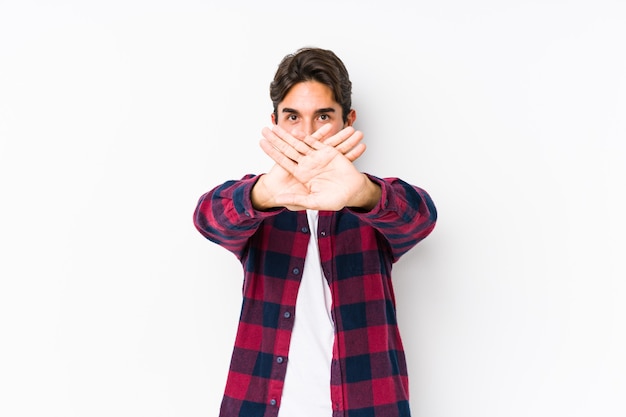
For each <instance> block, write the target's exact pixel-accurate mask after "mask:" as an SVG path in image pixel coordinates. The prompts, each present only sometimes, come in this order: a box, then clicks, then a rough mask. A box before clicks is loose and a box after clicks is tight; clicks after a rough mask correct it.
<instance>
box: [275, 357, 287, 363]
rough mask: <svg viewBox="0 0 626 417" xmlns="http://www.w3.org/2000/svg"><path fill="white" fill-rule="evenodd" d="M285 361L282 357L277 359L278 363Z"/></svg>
mask: <svg viewBox="0 0 626 417" xmlns="http://www.w3.org/2000/svg"><path fill="white" fill-rule="evenodd" d="M284 361H285V359H284V358H283V357H282V356H279V357H277V358H276V363H283V362H284Z"/></svg>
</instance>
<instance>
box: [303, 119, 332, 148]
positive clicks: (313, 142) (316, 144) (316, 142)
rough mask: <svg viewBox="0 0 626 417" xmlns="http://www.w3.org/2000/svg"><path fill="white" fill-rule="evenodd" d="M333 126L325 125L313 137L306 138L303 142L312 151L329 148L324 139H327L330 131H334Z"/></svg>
mask: <svg viewBox="0 0 626 417" xmlns="http://www.w3.org/2000/svg"><path fill="white" fill-rule="evenodd" d="M332 128H333V127H332V125H331V124H325V125H323V126H322V127H320V128H319V129H317V130H316V131H315V132H313V133H312V134H311V135H309V136H307V137H305V138H304V140H303V142H304V143H306V144H307V145H308V146H309V147H311V148H312V149H317V150H319V149H322V148H323V147H324V146H327V145H325V144H324V142H323V138H324V137H326V136H327V135H328V134H329V133H330V131H331V130H332Z"/></svg>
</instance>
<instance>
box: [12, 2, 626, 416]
mask: <svg viewBox="0 0 626 417" xmlns="http://www.w3.org/2000/svg"><path fill="white" fill-rule="evenodd" d="M625 22H626V4H625V3H624V2H623V1H621V0H615V1H609V0H588V1H587V0H570V1H566V0H561V1H558V0H542V1H539V0H537V1H534V0H531V1H523V2H522V1H517V0H516V1H513V0H505V1H496V0H491V1H490V0H474V1H462V0H443V1H428V2H427V1H414V2H409V1H396V0H388V1H384V2H380V1H363V0H360V1H356V0H355V1H330V0H328V1H325V0H320V1H317V2H286V1H285V2H283V1H258V2H255V1H243V2H242V1H239V2H237V1H231V2H226V1H224V2H213V1H199V0H198V1H192V0H177V1H165V0H161V1H148V0H145V1H142V0H123V1H122V0H115V1H78V0H76V1H43V0H41V1H30V0H20V1H17V0H15V1H10V0H0V185H1V198H2V203H1V204H0V210H1V216H0V250H1V252H0V253H1V255H0V256H1V261H0V276H1V284H0V285H1V286H0V341H1V343H0V415H2V416H6V417H18V416H46V417H53V416H63V417H73V416H76V417H85V416H89V417H92V416H94V417H96V416H106V417H109V416H132V417H136V416H150V417H158V416H186V417H192V416H216V415H217V412H218V408H219V402H220V399H221V396H222V392H223V387H224V383H225V380H226V374H227V368H228V362H229V359H230V353H231V349H232V343H233V339H234V335H235V325H236V322H237V318H238V314H239V307H240V289H241V268H240V265H239V264H238V263H237V261H236V259H235V257H234V256H232V255H231V254H229V253H228V252H227V251H225V250H224V249H222V248H220V247H218V246H217V245H214V244H212V243H210V242H208V241H206V240H205V239H204V238H202V237H201V236H200V235H199V234H198V233H197V232H196V231H195V229H194V228H193V225H192V212H193V209H194V207H195V204H196V201H197V199H198V197H199V196H200V195H201V194H202V193H204V192H205V191H208V190H209V189H210V188H212V187H213V186H214V185H216V184H218V183H221V182H223V181H225V180H227V179H234V178H239V177H240V176H242V175H243V174H245V173H248V172H262V171H264V170H266V169H267V168H268V167H269V165H270V161H269V160H268V158H267V157H266V156H265V155H264V154H263V153H262V151H261V150H260V148H259V147H258V140H259V139H260V130H261V128H262V127H263V126H265V125H268V124H269V123H270V119H269V115H270V112H271V103H270V100H269V96H268V85H269V82H270V80H271V78H272V76H273V74H274V71H275V69H276V66H277V64H278V62H279V61H280V59H281V58H282V57H283V56H284V55H285V54H287V53H290V52H293V51H294V50H296V49H297V48H299V47H301V46H308V45H313V46H320V47H324V48H329V49H333V50H334V51H335V52H336V53H337V54H338V55H339V56H340V57H341V58H342V59H343V60H344V62H345V63H346V65H347V67H348V69H349V71H350V74H351V77H352V81H353V84H354V97H353V99H354V103H353V104H354V107H355V108H356V109H357V113H358V120H357V127H358V128H359V129H361V130H362V131H364V133H365V138H366V139H365V140H366V142H367V145H368V151H367V153H366V154H365V155H364V156H363V157H362V158H361V159H360V160H359V161H358V164H359V168H360V169H362V170H364V171H367V172H371V173H373V174H376V175H379V176H399V177H401V178H403V179H405V180H407V181H409V182H412V183H414V184H416V185H420V186H422V187H424V188H425V189H426V190H428V191H429V192H430V193H431V195H432V197H433V199H434V200H435V202H436V204H437V207H438V210H439V223H438V225H437V228H436V229H435V231H434V232H433V234H432V235H431V236H430V237H429V238H428V239H426V240H425V241H423V242H422V243H421V244H420V245H418V247H416V248H415V249H414V250H413V251H411V252H409V254H407V255H406V256H405V257H404V258H403V259H401V260H400V262H399V263H398V264H396V268H395V270H394V281H395V285H396V294H397V302H398V310H399V315H400V326H401V330H402V333H403V336H404V341H405V348H406V350H407V355H408V360H409V367H410V369H409V371H410V375H411V395H412V410H413V414H414V415H415V416H417V417H459V416H463V417H470V416H476V417H502V416H507V417H517V416H532V417H543V416H545V417H553V416H568V417H576V416H590V417H591V416H594V417H595V416H603V417H613V416H624V415H626V396H624V393H625V392H626V302H625V300H626V283H625V282H624V281H625V278H626V268H625V266H624V260H623V259H624V253H625V252H626V244H625V242H624V239H625V232H626V230H625V229H626V227H625V226H626V222H625V220H624V213H625V212H626V203H625V202H624V200H625V199H624V190H625V189H626V184H625V182H626V24H625Z"/></svg>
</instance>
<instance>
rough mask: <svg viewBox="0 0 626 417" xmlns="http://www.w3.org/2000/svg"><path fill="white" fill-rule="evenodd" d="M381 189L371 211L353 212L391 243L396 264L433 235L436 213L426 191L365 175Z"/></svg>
mask: <svg viewBox="0 0 626 417" xmlns="http://www.w3.org/2000/svg"><path fill="white" fill-rule="evenodd" d="M366 175H367V176H368V177H369V178H370V180H371V181H373V182H374V183H376V184H378V185H379V186H380V188H381V191H382V193H381V198H380V201H379V202H378V204H377V205H376V206H375V207H374V208H373V209H372V210H370V211H367V212H363V211H358V210H351V211H352V212H353V213H354V214H355V215H357V216H358V217H359V218H360V219H361V220H362V221H363V222H365V223H367V224H369V225H370V226H372V227H373V228H375V229H376V230H378V232H379V233H381V234H382V236H383V237H384V238H385V239H386V240H387V242H388V243H389V247H390V250H391V254H392V259H393V262H396V261H397V260H398V259H399V258H400V257H401V256H402V255H404V254H405V253H406V252H407V251H408V250H409V249H411V248H412V247H413V246H415V245H416V244H417V243H419V242H420V241H421V240H422V239H424V238H425V237H426V236H428V235H429V234H430V232H432V230H433V229H434V227H435V223H436V222H437V209H436V208H435V204H434V203H433V201H432V199H431V198H430V195H429V194H428V193H427V192H426V191H425V190H423V189H421V188H419V187H416V186H414V185H411V184H408V183H406V182H404V181H402V180H401V179H399V178H378V177H375V176H372V175H369V174H366Z"/></svg>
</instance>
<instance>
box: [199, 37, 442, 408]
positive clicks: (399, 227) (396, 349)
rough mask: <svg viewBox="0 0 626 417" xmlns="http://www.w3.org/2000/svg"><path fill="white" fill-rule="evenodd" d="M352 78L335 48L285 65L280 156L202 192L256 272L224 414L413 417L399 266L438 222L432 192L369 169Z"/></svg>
mask: <svg viewBox="0 0 626 417" xmlns="http://www.w3.org/2000/svg"><path fill="white" fill-rule="evenodd" d="M351 88H352V86H351V82H350V80H349V77H348V72H347V71H346V68H345V67H344V65H343V63H342V62H341V60H339V58H338V57H337V56H336V55H335V54H334V53H333V52H331V51H328V50H323V49H317V48H306V49H301V50H299V51H297V52H296V53H295V54H293V55H287V56H286V57H285V58H284V59H283V61H282V62H281V63H280V65H279V67H278V70H277V72H276V75H275V77H274V80H273V82H272V83H271V85H270V95H271V98H272V101H273V105H274V112H273V114H272V116H271V119H272V122H273V128H272V129H269V128H265V129H263V131H262V134H263V138H262V139H261V142H260V146H261V148H262V149H263V151H264V152H265V153H266V154H267V155H268V156H269V157H270V158H271V159H272V160H273V161H274V162H275V164H274V166H273V167H272V168H271V169H270V170H269V171H268V172H267V173H266V174H263V175H247V176H245V177H244V178H243V179H241V180H239V181H228V182H226V183H224V184H222V185H220V186H218V187H216V188H215V189H213V190H212V191H210V192H208V193H206V194H205V195H203V196H202V197H201V198H200V201H199V202H198V206H197V208H196V211H195V213H194V223H195V225H196V227H197V229H198V230H199V231H200V233H202V234H203V235H204V236H205V237H207V238H208V239H210V240H211V241H214V242H216V243H218V244H220V245H222V246H223V247H224V248H226V249H228V250H230V251H231V252H233V253H234V254H235V255H236V256H237V257H238V258H239V260H240V261H241V263H242V265H243V269H244V282H243V305H242V310H241V316H240V322H239V328H238V332H237V336H236V340H235V347H234V350H233V356H232V361H231V366H230V372H229V375H228V380H227V383H226V389H225V393H224V398H223V401H222V406H221V412H220V416H221V417H257V416H258V417H269V416H272V417H274V416H279V417H313V416H314V417H324V416H325V417H330V416H333V417H339V416H345V417H396V416H400V417H406V416H409V415H410V411H409V405H408V397H409V388H408V379H407V367H406V362H405V358H404V352H403V349H402V343H401V340H400V336H399V333H398V328H397V324H396V309H395V300H394V294H393V288H392V283H391V267H392V263H394V262H396V261H397V260H398V259H399V258H400V256H401V255H402V254H404V253H405V252H406V251H408V250H409V249H410V248H412V247H413V246H414V245H415V244H417V243H418V242H419V241H420V240H421V239H423V238H425V237H426V236H427V235H428V234H429V233H430V232H431V230H432V229H433V227H434V225H435V220H436V210H435V207H434V205H433V203H432V201H431V199H430V197H429V196H428V194H427V193H426V192H425V191H424V190H422V189H420V188H417V187H414V186H411V185H409V184H407V183H405V182H403V181H401V180H399V179H396V178H386V179H381V178H376V177H374V176H372V175H369V174H364V173H361V172H359V171H358V170H357V169H356V168H355V166H354V165H353V163H352V162H353V161H354V160H356V159H357V158H358V157H359V156H361V155H362V154H363V152H364V151H365V145H364V144H363V143H361V140H362V138H363V134H362V133H361V132H359V131H357V130H355V129H354V128H353V127H352V125H353V124H354V121H355V120H356V112H355V111H354V110H353V109H352V108H351Z"/></svg>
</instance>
